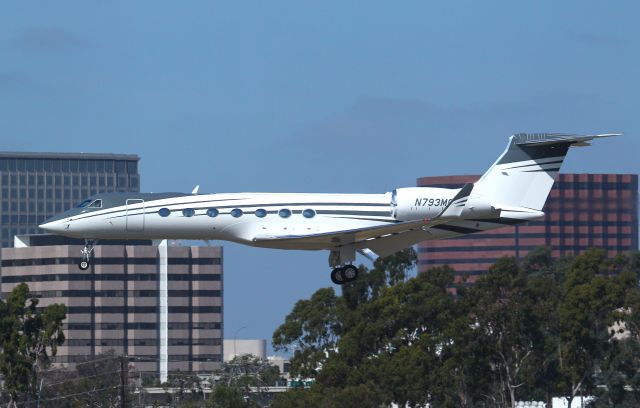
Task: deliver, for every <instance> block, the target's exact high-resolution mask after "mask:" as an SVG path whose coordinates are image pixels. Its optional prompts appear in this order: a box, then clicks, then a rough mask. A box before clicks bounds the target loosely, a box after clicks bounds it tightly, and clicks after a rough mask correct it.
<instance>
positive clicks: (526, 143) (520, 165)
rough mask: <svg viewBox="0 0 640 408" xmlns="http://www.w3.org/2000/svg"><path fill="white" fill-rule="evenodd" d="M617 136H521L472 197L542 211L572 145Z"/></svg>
mask: <svg viewBox="0 0 640 408" xmlns="http://www.w3.org/2000/svg"><path fill="white" fill-rule="evenodd" d="M609 136H617V135H616V134H604V135H585V136H582V135H568V134H559V133H534V134H527V133H521V134H517V135H513V136H511V137H510V138H509V144H508V146H507V149H506V150H505V151H504V153H502V155H501V156H500V158H498V160H497V161H496V162H495V163H494V164H493V166H491V168H490V169H489V170H488V171H487V172H486V173H485V174H484V175H483V176H482V177H481V178H480V180H479V181H478V182H477V183H476V185H475V188H474V189H473V193H474V194H473V195H474V196H475V195H477V196H478V197H481V198H482V199H483V200H485V201H488V202H490V203H491V204H492V205H495V206H505V207H513V208H516V207H524V208H527V209H532V210H538V211H540V210H542V207H543V206H544V203H545V201H546V200H547V196H548V195H549V191H551V187H552V186H553V182H554V180H555V176H556V174H558V172H559V171H560V167H561V166H562V163H563V161H564V158H565V157H566V155H567V152H568V151H569V148H570V147H571V146H589V141H590V140H593V139H596V138H601V137H609Z"/></svg>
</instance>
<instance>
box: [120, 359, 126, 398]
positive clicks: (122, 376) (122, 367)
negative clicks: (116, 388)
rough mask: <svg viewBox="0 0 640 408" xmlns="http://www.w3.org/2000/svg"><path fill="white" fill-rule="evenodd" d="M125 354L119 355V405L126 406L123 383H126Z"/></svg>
mask: <svg viewBox="0 0 640 408" xmlns="http://www.w3.org/2000/svg"><path fill="white" fill-rule="evenodd" d="M126 368H127V366H126V356H120V407H121V408H125V407H126V406H127V401H126V393H125V385H126V383H127V372H126Z"/></svg>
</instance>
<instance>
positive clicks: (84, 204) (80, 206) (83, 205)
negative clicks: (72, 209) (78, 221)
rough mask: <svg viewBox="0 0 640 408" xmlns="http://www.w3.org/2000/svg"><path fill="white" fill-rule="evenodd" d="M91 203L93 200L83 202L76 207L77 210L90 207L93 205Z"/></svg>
mask: <svg viewBox="0 0 640 408" xmlns="http://www.w3.org/2000/svg"><path fill="white" fill-rule="evenodd" d="M91 201H93V200H91V199H89V200H84V201H83V202H81V203H80V204H78V205H77V206H76V208H84V207H86V206H88V205H89V204H91Z"/></svg>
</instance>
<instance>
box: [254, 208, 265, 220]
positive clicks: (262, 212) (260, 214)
mask: <svg viewBox="0 0 640 408" xmlns="http://www.w3.org/2000/svg"><path fill="white" fill-rule="evenodd" d="M266 216H267V210H265V209H264V208H258V209H257V210H256V217H258V218H264V217H266Z"/></svg>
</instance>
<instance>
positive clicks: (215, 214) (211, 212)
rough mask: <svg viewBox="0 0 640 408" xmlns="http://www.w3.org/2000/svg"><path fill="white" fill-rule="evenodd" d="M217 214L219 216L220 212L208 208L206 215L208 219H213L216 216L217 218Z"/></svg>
mask: <svg viewBox="0 0 640 408" xmlns="http://www.w3.org/2000/svg"><path fill="white" fill-rule="evenodd" d="M218 214H220V211H218V210H217V209H215V208H209V209H208V210H207V215H208V216H209V217H211V218H213V217H217V216H218Z"/></svg>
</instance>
